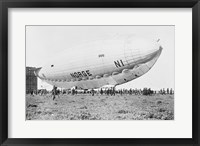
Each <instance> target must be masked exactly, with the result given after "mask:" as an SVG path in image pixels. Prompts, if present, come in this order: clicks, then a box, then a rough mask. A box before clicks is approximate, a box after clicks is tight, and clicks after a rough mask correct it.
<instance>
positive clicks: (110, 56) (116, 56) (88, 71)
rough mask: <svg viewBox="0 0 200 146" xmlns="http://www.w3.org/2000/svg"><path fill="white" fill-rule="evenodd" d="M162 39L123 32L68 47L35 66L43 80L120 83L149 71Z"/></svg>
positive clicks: (86, 85) (64, 84)
mask: <svg viewBox="0 0 200 146" xmlns="http://www.w3.org/2000/svg"><path fill="white" fill-rule="evenodd" d="M162 49H163V48H162V46H161V45H160V41H159V39H157V40H151V39H147V38H145V37H137V36H132V35H131V36H130V35H127V36H126V35H125V36H124V35H123V36H118V37H114V38H111V39H103V40H95V41H92V42H87V43H83V44H78V45H75V46H74V47H72V48H66V49H65V50H64V51H63V52H61V53H60V54H57V55H55V58H53V59H51V60H50V61H48V62H47V63H46V65H44V66H42V67H39V68H37V69H36V70H35V74H36V76H37V77H39V78H40V79H41V80H42V81H45V82H47V83H48V84H51V85H53V86H55V87H60V88H65V89H71V88H74V87H76V88H77V89H98V88H101V87H104V86H112V87H116V86H117V85H121V84H124V83H127V82H129V81H132V80H134V79H137V78H139V77H141V76H142V75H144V74H145V73H147V72H148V71H149V70H150V69H151V68H152V67H153V65H154V64H155V62H156V61H157V60H158V58H159V56H160V54H161V52H162Z"/></svg>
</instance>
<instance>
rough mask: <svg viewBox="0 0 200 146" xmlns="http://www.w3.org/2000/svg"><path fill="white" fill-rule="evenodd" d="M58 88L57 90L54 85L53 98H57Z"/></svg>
mask: <svg viewBox="0 0 200 146" xmlns="http://www.w3.org/2000/svg"><path fill="white" fill-rule="evenodd" d="M56 90H57V87H56V86H55V85H54V86H53V90H52V95H53V100H54V99H55V98H56Z"/></svg>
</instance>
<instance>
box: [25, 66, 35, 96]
mask: <svg viewBox="0 0 200 146" xmlns="http://www.w3.org/2000/svg"><path fill="white" fill-rule="evenodd" d="M35 69H36V68H35V67H26V93H27V94H29V93H33V92H35V91H37V77H36V76H35V74H34V71H35Z"/></svg>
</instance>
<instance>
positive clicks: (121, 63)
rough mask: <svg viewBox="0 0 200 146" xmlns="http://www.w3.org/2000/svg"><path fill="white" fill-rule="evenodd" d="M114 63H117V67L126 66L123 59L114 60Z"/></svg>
mask: <svg viewBox="0 0 200 146" xmlns="http://www.w3.org/2000/svg"><path fill="white" fill-rule="evenodd" d="M114 64H115V66H116V67H117V68H119V67H122V66H124V63H123V61H122V60H117V61H114Z"/></svg>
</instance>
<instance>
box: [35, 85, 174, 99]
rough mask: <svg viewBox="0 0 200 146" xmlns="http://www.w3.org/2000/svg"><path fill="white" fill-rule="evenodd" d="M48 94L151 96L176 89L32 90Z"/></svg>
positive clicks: (168, 92)
mask: <svg viewBox="0 0 200 146" xmlns="http://www.w3.org/2000/svg"><path fill="white" fill-rule="evenodd" d="M37 94H39V95H47V94H51V95H53V99H55V96H56V95H63V94H71V95H78V94H89V95H91V96H94V95H108V96H115V95H146V96H151V95H155V94H161V95H165V94H171V95H172V94H174V90H173V89H172V88H170V89H169V88H167V89H165V88H163V89H160V90H152V89H151V88H144V89H132V88H130V89H117V90H116V89H115V88H107V89H102V88H101V89H99V90H95V89H91V90H78V89H72V90H64V89H63V90H60V89H57V87H54V88H53V90H51V91H47V90H46V89H40V90H37V91H32V92H31V95H37Z"/></svg>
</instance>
